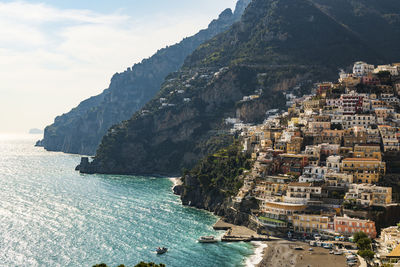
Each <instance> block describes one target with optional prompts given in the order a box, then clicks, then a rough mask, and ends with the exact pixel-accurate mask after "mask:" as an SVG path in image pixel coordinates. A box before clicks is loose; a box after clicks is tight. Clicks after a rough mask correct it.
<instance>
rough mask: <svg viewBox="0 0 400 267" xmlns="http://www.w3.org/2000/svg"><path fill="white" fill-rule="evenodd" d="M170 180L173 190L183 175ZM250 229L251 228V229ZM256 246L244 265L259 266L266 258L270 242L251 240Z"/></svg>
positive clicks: (220, 236)
mask: <svg viewBox="0 0 400 267" xmlns="http://www.w3.org/2000/svg"><path fill="white" fill-rule="evenodd" d="M169 180H170V181H171V182H172V187H171V189H172V191H173V190H174V187H175V186H179V185H182V184H183V183H182V180H181V177H170V178H169ZM214 216H215V217H216V218H218V220H219V219H221V217H219V216H217V215H214ZM249 230H250V229H249ZM225 233H226V231H224V232H221V233H220V235H219V236H218V237H219V238H222V237H223V236H224V235H225ZM250 243H251V244H252V245H253V246H254V248H253V254H251V255H249V256H248V257H246V259H245V260H244V261H243V266H245V267H258V266H259V264H261V262H262V261H263V259H264V256H265V252H266V251H267V248H268V244H267V243H266V242H264V241H251V242H250Z"/></svg>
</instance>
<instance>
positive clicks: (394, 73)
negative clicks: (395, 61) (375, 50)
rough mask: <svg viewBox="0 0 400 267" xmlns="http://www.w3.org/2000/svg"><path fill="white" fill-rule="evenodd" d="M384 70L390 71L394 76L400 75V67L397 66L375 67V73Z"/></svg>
mask: <svg viewBox="0 0 400 267" xmlns="http://www.w3.org/2000/svg"><path fill="white" fill-rule="evenodd" d="M382 71H387V72H390V75H392V76H399V70H398V68H397V67H396V66H391V65H378V67H376V69H374V71H373V73H379V72H382Z"/></svg>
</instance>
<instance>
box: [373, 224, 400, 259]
mask: <svg viewBox="0 0 400 267" xmlns="http://www.w3.org/2000/svg"><path fill="white" fill-rule="evenodd" d="M377 242H378V243H379V254H384V255H387V254H389V253H390V252H392V251H393V250H394V249H396V247H397V246H399V245H400V229H399V227H397V226H391V227H388V228H385V229H382V231H381V236H380V237H379V239H377Z"/></svg>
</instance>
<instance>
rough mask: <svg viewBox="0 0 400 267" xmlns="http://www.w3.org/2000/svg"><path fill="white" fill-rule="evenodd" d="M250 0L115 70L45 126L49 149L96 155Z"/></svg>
mask: <svg viewBox="0 0 400 267" xmlns="http://www.w3.org/2000/svg"><path fill="white" fill-rule="evenodd" d="M249 2H250V0H239V1H238V3H237V8H236V10H235V12H234V13H232V11H231V10H230V9H226V10H225V11H224V12H222V13H221V15H220V16H219V18H218V19H216V20H214V21H212V22H211V23H210V25H209V26H208V28H207V29H205V30H202V31H200V32H199V33H197V34H196V35H194V36H192V37H188V38H185V39H184V40H182V41H181V42H180V43H178V44H175V45H172V46H169V47H166V48H164V49H161V50H159V51H158V52H157V53H156V54H155V55H154V56H152V57H150V58H148V59H145V60H143V61H142V62H141V63H139V64H135V65H134V66H133V67H132V68H128V69H127V70H126V71H124V72H122V73H116V74H115V75H114V76H113V77H112V79H111V84H110V86H109V88H108V89H106V90H104V92H103V93H101V94H100V95H98V96H94V97H92V98H89V99H87V100H85V101H83V102H82V103H81V104H79V105H78V106H77V107H76V108H74V109H72V110H71V111H70V112H68V113H66V114H63V115H61V116H58V117H57V118H56V119H55V121H54V123H53V124H52V125H49V126H48V127H46V129H45V133H44V139H43V140H42V142H41V143H42V145H43V146H44V148H45V149H46V150H49V151H62V152H67V153H75V154H82V155H93V154H95V152H96V149H97V147H98V145H99V143H100V141H101V139H102V137H103V136H104V135H105V134H106V133H107V130H108V129H109V128H110V127H111V126H112V125H115V124H118V123H120V122H122V121H124V120H127V119H129V118H130V117H132V115H133V114H134V113H135V112H136V111H137V110H139V109H141V108H142V107H143V106H144V105H145V104H146V103H147V102H148V101H149V100H150V99H152V98H153V97H154V95H155V94H157V92H158V91H159V90H160V86H161V84H162V82H163V81H164V79H165V77H166V76H167V75H168V74H169V73H171V72H174V71H177V70H178V69H179V68H180V67H181V66H182V64H183V62H184V59H185V58H186V57H187V56H188V55H189V54H191V53H192V52H193V51H194V50H195V49H196V48H197V47H198V46H199V45H200V44H202V43H203V42H205V41H207V40H209V39H211V38H213V37H214V36H216V35H217V34H219V33H221V32H224V31H225V30H227V29H228V28H229V27H230V26H231V25H232V24H233V23H234V22H235V21H237V20H239V19H240V17H241V15H242V13H243V12H244V10H245V8H246V6H247V5H248V4H249Z"/></svg>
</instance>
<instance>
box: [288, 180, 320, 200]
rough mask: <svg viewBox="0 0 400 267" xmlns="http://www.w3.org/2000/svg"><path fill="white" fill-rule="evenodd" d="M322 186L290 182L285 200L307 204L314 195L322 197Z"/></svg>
mask: <svg viewBox="0 0 400 267" xmlns="http://www.w3.org/2000/svg"><path fill="white" fill-rule="evenodd" d="M321 193H322V188H321V187H319V186H312V184H311V183H295V182H293V183H290V184H289V185H288V189H287V191H286V196H285V197H284V201H285V202H289V203H297V204H306V203H307V202H308V201H310V200H311V199H312V198H313V197H320V196H321Z"/></svg>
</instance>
